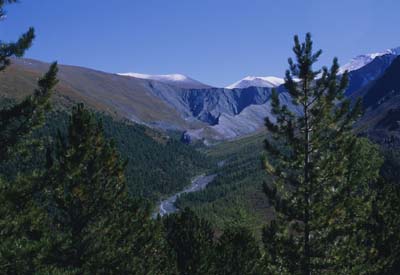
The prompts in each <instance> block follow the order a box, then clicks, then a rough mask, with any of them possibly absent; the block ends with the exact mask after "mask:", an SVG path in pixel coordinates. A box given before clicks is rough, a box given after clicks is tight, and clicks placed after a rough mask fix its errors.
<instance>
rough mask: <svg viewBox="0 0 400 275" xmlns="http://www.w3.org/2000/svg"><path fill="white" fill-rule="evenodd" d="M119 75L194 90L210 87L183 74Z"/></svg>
mask: <svg viewBox="0 0 400 275" xmlns="http://www.w3.org/2000/svg"><path fill="white" fill-rule="evenodd" d="M118 75H122V76H129V77H134V78H140V79H147V80H154V81H158V82H162V83H166V84H171V85H175V86H184V87H193V88H205V87H210V86H208V85H206V84H203V83H201V82H199V81H197V80H194V79H192V78H190V77H188V76H186V75H183V74H165V75H150V74H140V73H118Z"/></svg>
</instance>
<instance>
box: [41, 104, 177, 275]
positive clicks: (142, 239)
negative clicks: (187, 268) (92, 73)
mask: <svg viewBox="0 0 400 275" xmlns="http://www.w3.org/2000/svg"><path fill="white" fill-rule="evenodd" d="M48 155H49V157H48V162H49V164H48V168H47V172H46V173H45V174H44V177H43V181H44V182H45V188H44V190H43V193H42V196H41V203H42V204H44V205H45V206H46V207H47V211H48V219H49V220H50V221H49V225H48V230H47V231H46V234H45V240H46V243H47V244H48V247H46V249H45V250H44V252H43V254H42V255H41V258H42V259H43V262H41V264H42V265H41V266H40V267H42V266H43V270H46V271H48V270H51V271H52V272H54V271H55V270H61V271H68V272H71V273H76V274H82V273H83V274H121V273H125V274H126V273H129V274H143V272H145V271H146V273H147V274H165V273H166V272H169V271H170V268H171V265H170V264H168V261H167V258H166V257H167V254H165V251H166V249H165V243H163V240H162V239H161V238H160V236H161V233H160V228H159V226H158V225H157V224H156V223H155V222H153V221H152V220H151V219H150V211H149V209H146V208H144V209H143V205H145V204H144V203H143V202H138V201H133V200H132V199H130V198H129V195H128V193H127V189H126V184H125V180H124V174H123V170H124V167H125V164H124V163H122V162H121V161H120V160H119V156H118V153H117V151H116V149H115V146H114V145H113V143H111V142H109V141H107V139H106V138H105V137H104V135H103V132H102V126H101V124H100V123H98V122H96V120H95V119H94V116H93V115H92V114H91V113H90V112H89V111H88V110H85V109H84V107H83V105H78V106H77V107H75V108H74V109H73V111H72V115H71V120H70V125H69V128H68V133H67V136H66V138H65V139H64V138H63V137H62V136H60V137H59V139H58V141H57V146H56V149H55V152H54V157H51V153H50V152H49V154H48ZM167 251H168V250H167ZM143 255H146V256H145V257H144V256H143ZM172 267H173V266H172Z"/></svg>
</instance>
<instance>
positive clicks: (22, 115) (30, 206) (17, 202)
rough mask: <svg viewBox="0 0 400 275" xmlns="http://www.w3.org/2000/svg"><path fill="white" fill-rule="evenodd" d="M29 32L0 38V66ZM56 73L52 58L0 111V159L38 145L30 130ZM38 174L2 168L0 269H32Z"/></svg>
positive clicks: (39, 217) (24, 44)
mask: <svg viewBox="0 0 400 275" xmlns="http://www.w3.org/2000/svg"><path fill="white" fill-rule="evenodd" d="M12 2H15V1H0V16H3V15H4V10H3V6H4V4H6V3H12ZM33 36H34V34H33V29H30V30H29V31H28V32H27V33H26V34H24V35H22V36H21V38H20V39H19V40H18V41H17V42H16V43H7V44H4V43H0V49H1V50H0V71H3V70H4V69H5V68H6V67H7V66H8V65H9V58H10V57H12V56H17V57H19V56H22V55H23V53H24V51H25V50H26V49H27V48H29V46H30V44H31V42H32V39H33ZM0 73H1V72H0ZM56 74H57V65H56V64H55V63H54V64H52V65H51V66H50V69H49V71H48V72H47V73H46V74H45V75H44V77H43V78H42V79H40V80H39V82H38V89H37V90H36V91H35V92H34V94H33V95H32V96H29V97H27V98H25V99H24V100H23V101H22V102H20V103H15V104H9V105H8V106H7V107H5V108H4V109H2V110H0V162H1V163H2V164H3V163H6V162H8V161H10V159H11V158H12V157H17V156H20V155H21V153H24V154H25V156H24V157H28V158H29V157H30V148H34V147H38V146H39V145H40V143H39V142H38V141H37V140H34V139H33V138H32V136H31V133H32V131H33V129H35V128H37V127H40V126H41V125H42V124H43V123H44V114H45V112H46V110H47V109H48V107H49V98H50V95H51V94H52V89H53V88H54V86H55V85H56V83H57V80H56ZM28 145H29V146H30V148H28ZM39 175H40V172H39V171H30V172H29V173H25V174H17V176H15V177H14V179H13V180H10V179H9V178H8V175H5V174H3V173H2V174H1V176H0V217H1V219H0V228H1V229H0V273H4V274H24V273H32V270H33V269H34V260H33V259H34V257H35V255H37V254H38V252H39V251H40V249H41V247H42V243H41V242H40V238H41V236H42V234H41V229H42V228H43V227H42V222H43V220H44V219H45V216H44V215H43V212H42V211H40V209H39V207H38V205H37V203H36V200H35V199H36V198H35V196H37V195H38V192H39V191H40V189H41V185H40V182H38V181H37V179H38V176H39Z"/></svg>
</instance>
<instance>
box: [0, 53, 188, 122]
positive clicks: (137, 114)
mask: <svg viewBox="0 0 400 275" xmlns="http://www.w3.org/2000/svg"><path fill="white" fill-rule="evenodd" d="M48 66H49V65H48V64H46V63H43V62H40V61H36V60H30V59H19V60H13V65H12V66H11V67H10V68H8V69H7V70H6V71H5V72H3V73H1V74H0V97H5V98H13V99H17V100H19V99H21V98H22V97H24V96H26V95H28V94H30V93H32V92H33V90H34V89H35V88H36V82H37V80H38V78H39V77H41V76H42V75H43V74H44V73H45V72H46V70H47V69H48ZM58 78H59V80H60V81H59V84H58V85H57V87H56V93H55V95H54V96H53V102H54V103H56V104H55V105H56V106H57V107H61V108H64V109H65V108H66V107H70V106H71V105H72V104H73V103H74V102H84V103H85V104H86V105H88V106H90V107H91V108H93V109H95V110H96V111H100V112H106V113H108V114H109V115H112V116H118V117H123V118H127V119H129V120H134V121H135V120H140V121H143V122H153V121H163V122H165V123H167V124H172V125H176V126H185V125H186V122H185V121H184V120H183V119H182V118H181V117H180V115H179V114H178V113H177V111H176V110H174V109H173V108H172V107H170V106H169V105H167V104H165V103H164V102H162V101H161V99H159V98H157V97H155V96H153V95H152V94H151V93H150V92H149V91H148V90H147V89H146V88H145V86H144V85H143V81H142V80H139V79H135V78H131V77H125V76H119V75H116V74H110V73H104V72H100V71H96V70H92V69H87V68H82V67H76V66H65V65H59V73H58Z"/></svg>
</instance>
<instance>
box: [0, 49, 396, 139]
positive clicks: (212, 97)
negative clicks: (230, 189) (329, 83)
mask: <svg viewBox="0 0 400 275" xmlns="http://www.w3.org/2000/svg"><path fill="white" fill-rule="evenodd" d="M399 54H400V48H397V49H391V50H386V51H384V52H381V53H376V54H369V55H362V56H358V57H356V58H354V59H353V60H351V61H350V63H348V64H346V65H344V66H343V67H342V68H341V72H343V71H344V70H349V71H350V74H349V76H350V84H349V87H348V89H347V91H346V95H347V96H348V97H350V98H356V97H358V96H361V97H363V98H364V101H365V107H366V114H365V116H364V119H363V121H362V123H361V124H360V125H363V127H364V128H365V127H366V128H368V129H372V128H373V129H374V131H375V132H376V131H378V128H379V127H378V126H377V125H376V123H375V122H377V121H376V119H377V117H378V116H379V119H381V120H383V119H385V121H388V118H386V114H388V115H389V116H390V115H391V114H395V115H393V116H397V115H396V114H398V113H400V111H399V110H398V109H396V108H398V106H400V104H398V102H397V101H398V98H397V89H398V86H396V85H397V84H398V82H397V79H400V77H399V76H400V68H398V67H396V64H398V63H400V60H399V59H398V58H397V57H398V55H399ZM47 67H48V64H46V63H43V62H40V61H36V60H30V59H14V60H13V65H12V67H11V68H10V69H9V70H7V71H6V72H4V73H2V74H1V75H0V96H3V97H9V98H17V99H18V98H21V97H22V96H23V95H26V94H28V93H29V92H32V91H33V89H34V87H35V82H36V79H37V78H38V77H39V76H40V75H41V74H42V73H43V72H45V71H46V69H47ZM59 79H60V83H59V85H58V87H57V93H56V95H55V97H54V101H55V102H56V105H57V106H60V107H65V106H69V105H71V104H72V103H73V102H77V101H79V102H85V103H86V104H88V105H89V106H90V107H92V108H94V109H96V110H98V111H101V112H107V113H109V114H112V115H113V116H117V117H122V118H125V119H129V120H131V121H134V122H136V123H140V124H144V125H147V126H150V127H153V128H157V129H163V130H177V131H181V132H182V133H183V139H184V140H186V141H192V140H203V141H205V142H209V141H212V140H221V139H232V138H236V137H239V136H243V135H248V134H252V133H254V132H257V131H259V130H262V129H264V126H263V125H264V118H265V117H266V116H271V111H270V107H269V99H270V96H271V91H272V88H276V89H277V90H278V92H279V94H280V98H281V101H282V102H283V103H285V104H287V105H288V106H289V107H290V108H292V109H293V110H295V108H294V107H293V106H291V100H290V96H289V95H288V94H287V92H286V91H285V89H284V87H283V85H282V84H283V79H280V78H276V77H246V78H244V79H242V80H240V81H238V82H236V83H234V84H232V85H229V86H228V87H226V88H215V87H211V86H209V85H206V84H203V83H201V82H199V81H197V80H194V79H192V78H190V77H187V76H184V75H180V74H174V75H144V74H138V73H123V74H111V73H105V72H100V71H96V70H92V69H87V68H82V67H76V66H65V65H61V66H60V72H59ZM393 91H394V92H393ZM382 95H384V96H382ZM389 111H390V113H389ZM377 112H378V113H379V114H378V113H377ZM374 114H375V115H374ZM388 123H389V122H388ZM389 124H390V125H391V126H388V127H389V128H390V129H394V128H395V127H394V126H393V125H392V124H393V123H392V122H390V123H389ZM377 127H378V128H377ZM374 131H372V130H371V131H370V134H373V132H374ZM379 131H381V132H382V130H379Z"/></svg>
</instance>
